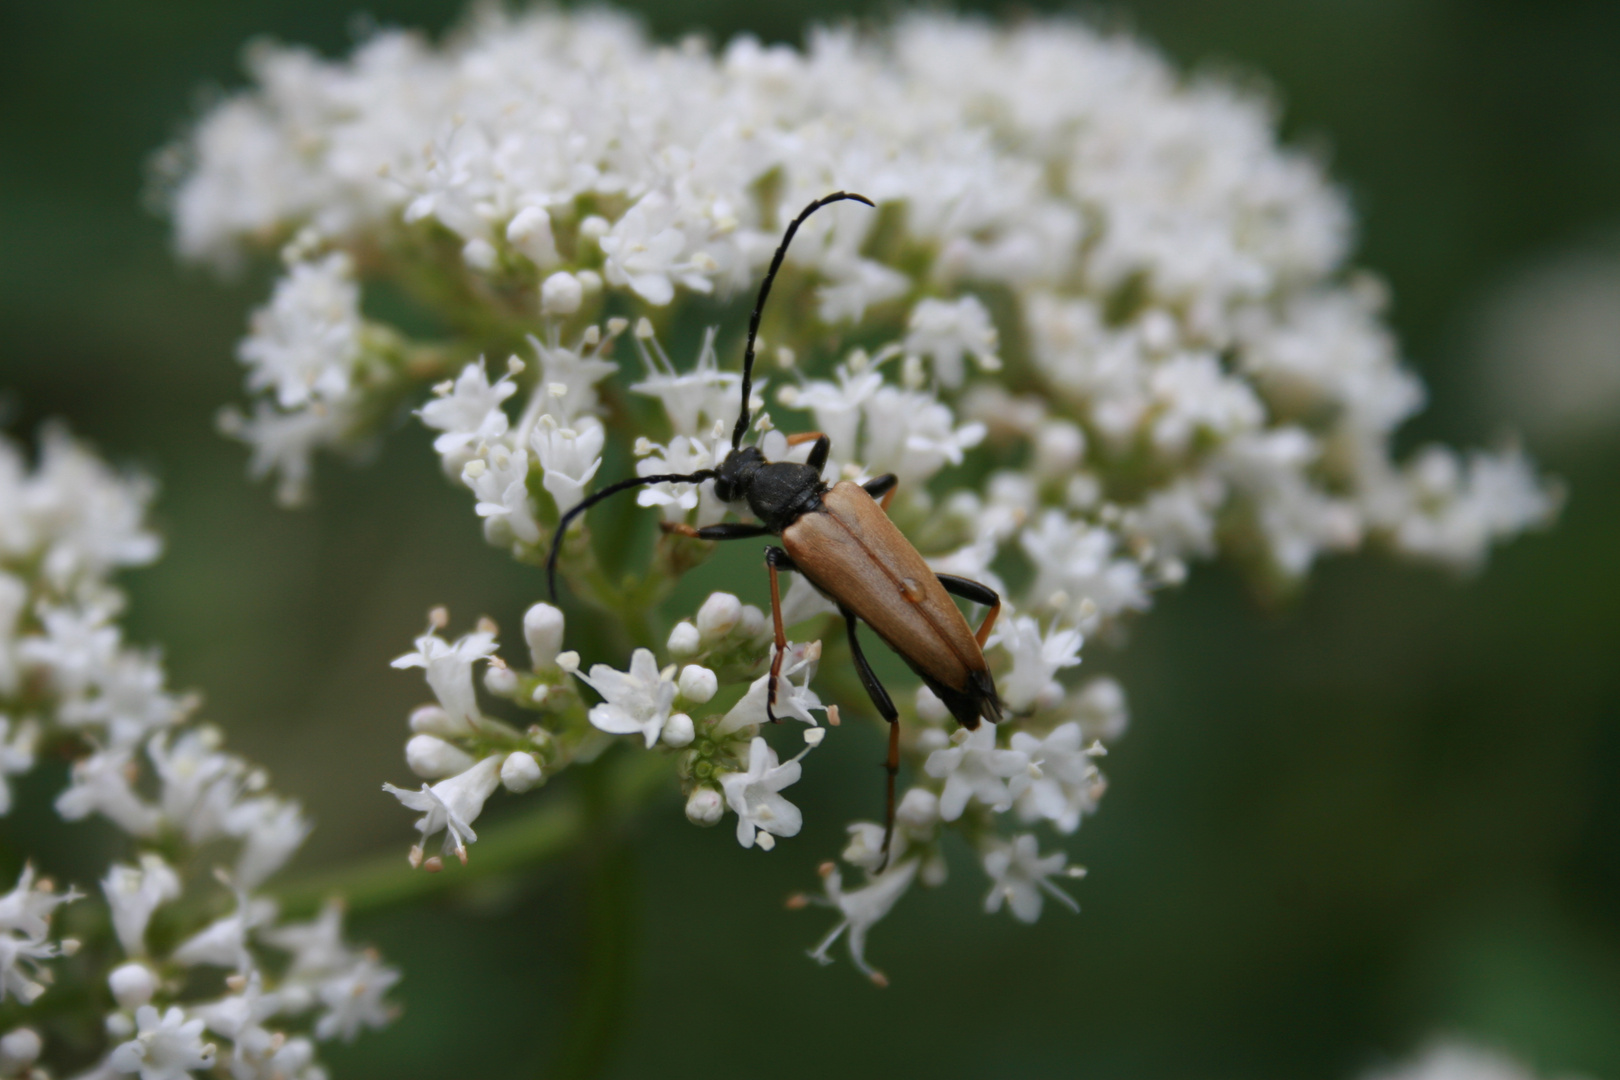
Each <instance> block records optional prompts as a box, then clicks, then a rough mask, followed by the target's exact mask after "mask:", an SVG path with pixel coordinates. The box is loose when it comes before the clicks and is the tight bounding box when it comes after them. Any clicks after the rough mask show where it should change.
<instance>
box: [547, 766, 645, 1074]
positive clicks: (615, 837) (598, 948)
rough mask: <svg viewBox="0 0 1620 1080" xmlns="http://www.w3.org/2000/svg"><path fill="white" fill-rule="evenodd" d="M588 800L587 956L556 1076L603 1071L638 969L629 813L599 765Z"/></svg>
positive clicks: (587, 777) (590, 777) (591, 773)
mask: <svg viewBox="0 0 1620 1080" xmlns="http://www.w3.org/2000/svg"><path fill="white" fill-rule="evenodd" d="M581 787H582V789H583V792H582V794H583V799H582V802H583V803H584V807H585V822H586V825H585V830H584V832H585V835H586V836H587V837H588V838H589V840H588V843H587V846H586V849H585V860H586V887H585V893H584V901H585V957H584V969H583V971H582V972H581V976H580V986H579V992H578V994H577V995H576V998H575V1007H574V1013H573V1016H572V1017H571V1018H570V1021H569V1024H568V1027H567V1035H566V1037H565V1040H566V1041H565V1042H564V1043H563V1046H562V1048H561V1051H560V1053H559V1054H558V1057H557V1059H556V1061H555V1064H554V1065H553V1066H552V1067H551V1068H550V1069H549V1070H548V1071H547V1072H546V1073H544V1074H543V1075H545V1076H547V1077H551V1078H556V1080H590V1078H594V1077H599V1076H602V1075H603V1074H604V1073H605V1072H606V1071H607V1067H608V1064H609V1062H610V1060H611V1057H612V1052H613V1043H614V1036H615V1034H616V1033H617V1031H618V1029H619V1025H620V1020H621V1018H622V1017H624V1016H625V1015H627V1013H628V1009H627V1006H628V1000H629V996H630V984H631V981H632V976H633V974H634V970H635V963H634V951H635V933H636V925H637V922H638V920H637V917H636V874H635V859H634V850H633V848H632V846H631V844H630V841H629V838H628V836H626V835H625V830H626V826H627V825H628V819H627V815H625V813H624V812H623V808H622V806H620V805H619V804H618V803H616V802H615V801H614V798H613V794H612V792H611V791H610V790H608V788H607V785H605V784H604V783H603V780H602V777H601V776H600V775H599V772H598V770H596V769H588V770H586V771H585V773H584V774H583V775H582V777H581Z"/></svg>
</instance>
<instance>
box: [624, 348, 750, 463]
mask: <svg viewBox="0 0 1620 1080" xmlns="http://www.w3.org/2000/svg"><path fill="white" fill-rule="evenodd" d="M714 336H715V331H714V328H713V327H710V328H709V330H708V331H707V332H705V333H704V335H703V345H702V347H701V348H700V349H699V350H698V361H697V366H696V367H694V368H693V369H692V370H690V371H677V370H676V369H675V365H674V364H673V363H671V362H670V359H669V356H668V355H667V354H666V353H665V352H664V350H663V347H662V346H661V345H659V344H658V340H657V339H656V338H653V339H651V340H648V341H643V340H642V339H641V338H639V337H638V338H637V339H636V347H637V349H639V350H640V352H641V362H642V364H643V365H644V366H645V367H646V369H647V377H646V378H644V379H642V380H641V381H640V382H638V383H634V384H632V385H631V387H630V389H631V390H632V391H634V392H635V393H638V394H645V395H646V396H648V397H652V398H657V399H658V401H659V402H660V403H661V404H662V405H663V406H664V413H665V414H666V415H667V416H668V417H669V422H670V426H671V427H673V428H674V429H675V434H677V435H687V436H691V437H693V438H696V437H698V436H699V435H701V434H703V433H704V432H705V431H707V429H708V428H709V427H711V426H712V425H713V424H714V423H715V421H717V420H723V421H725V422H726V423H727V424H729V423H731V422H732V420H733V418H734V417H735V416H736V412H737V402H738V398H739V395H740V394H741V391H742V373H741V372H737V371H721V370H720V369H719V367H720V361H719V357H718V356H717V355H716V353H715V350H714ZM763 391H764V386H763V385H762V384H760V385H756V386H755V387H754V392H755V393H762V392H763Z"/></svg>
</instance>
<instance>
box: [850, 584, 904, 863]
mask: <svg viewBox="0 0 1620 1080" xmlns="http://www.w3.org/2000/svg"><path fill="white" fill-rule="evenodd" d="M838 610H839V611H841V612H843V614H844V623H845V624H846V625H847V626H848V627H849V653H850V655H851V656H852V657H854V659H855V671H856V673H857V674H859V675H860V677H861V685H862V686H864V687H866V695H867V697H870V698H871V699H872V704H873V705H875V706H877V711H878V715H879V716H881V717H883V719H885V720H887V721H888V722H889V757H888V759H887V760H886V761H885V762H884V763H883V767H884V768H885V769H887V770H888V773H889V777H888V789H887V793H886V799H885V809H884V812H883V862H882V863H880V864H879V865H878V868H877V870H875V871H874V873H879V874H881V873H882V872H883V868H884V867H885V866H887V865H888V864H889V844H890V842H891V841H892V840H893V839H894V778H895V777H896V776H898V775H899V773H900V712H899V710H898V709H896V708H895V707H894V702H893V701H892V700H890V698H889V692H888V691H887V690H885V689H884V688H883V684H882V683H880V682H878V677H877V673H876V672H874V671H873V670H872V665H871V664H869V663H867V661H866V654H865V653H863V652H862V651H861V639H860V637H859V636H857V634H856V632H855V613H854V612H853V611H851V610H849V608H847V607H843V606H840V607H839V609H838Z"/></svg>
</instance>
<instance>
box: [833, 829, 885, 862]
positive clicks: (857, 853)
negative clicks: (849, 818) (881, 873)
mask: <svg viewBox="0 0 1620 1080" xmlns="http://www.w3.org/2000/svg"><path fill="white" fill-rule="evenodd" d="M883 857H884V851H883V826H881V825H873V824H872V823H871V822H869V821H857V822H856V823H855V824H853V825H851V826H850V827H849V845H848V846H847V847H845V848H844V855H843V859H844V861H845V862H847V863H849V864H850V865H851V866H859V867H861V868H862V869H863V870H876V869H877V868H878V864H879V863H881V862H882V861H883Z"/></svg>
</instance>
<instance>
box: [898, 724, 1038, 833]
mask: <svg viewBox="0 0 1620 1080" xmlns="http://www.w3.org/2000/svg"><path fill="white" fill-rule="evenodd" d="M951 742H952V743H954V744H955V745H953V746H948V747H946V748H944V749H940V750H935V751H934V752H933V753H931V754H929V755H928V760H927V761H926V762H924V763H923V771H924V772H926V773H927V774H928V775H929V776H932V777H933V778H934V779H936V780H944V781H945V791H944V793H943V794H941V795H940V797H939V816H940V818H941V819H942V820H945V821H955V820H956V819H957V818H959V817H961V816H962V811H963V810H964V809H966V808H967V804H968V802H969V800H975V801H978V802H981V803H983V804H985V805H986V806H988V807H990V808H991V809H993V810H995V811H997V812H998V813H999V812H1000V811H1002V810H1005V809H1007V808H1008V807H1009V806H1011V805H1012V803H1013V800H1014V799H1015V798H1017V796H1018V795H1019V794H1020V793H1021V792H1022V790H1023V786H1024V785H1025V784H1027V783H1028V782H1029V755H1028V754H1025V753H1022V752H1021V751H1018V750H998V749H996V727H995V725H994V724H980V725H979V726H978V727H977V728H975V729H974V730H973V731H966V730H958V731H957V732H956V734H955V735H954V736H953V737H952V738H951ZM1009 779H1011V780H1012V781H1013V783H1012V784H1011V785H1009V784H1008V780H1009Z"/></svg>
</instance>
